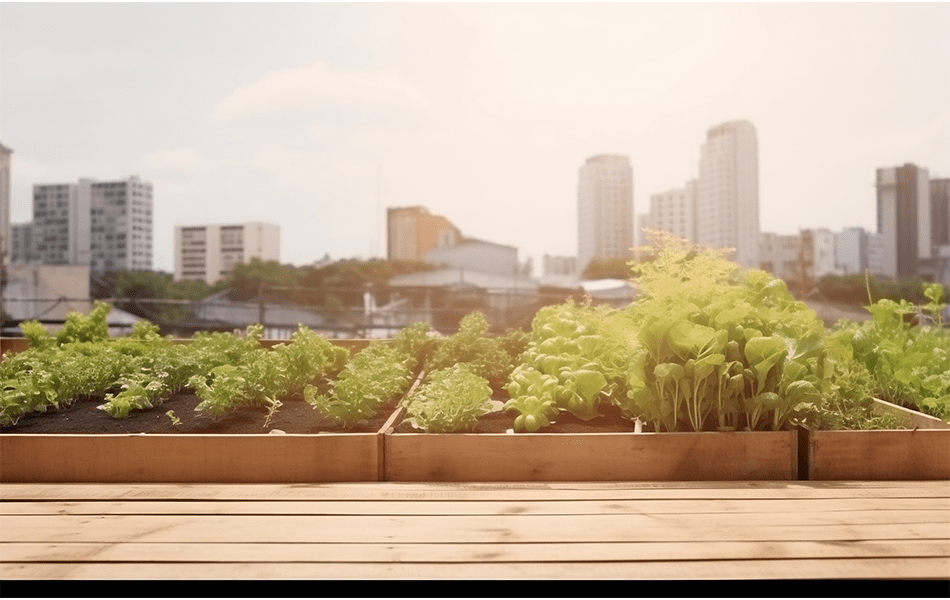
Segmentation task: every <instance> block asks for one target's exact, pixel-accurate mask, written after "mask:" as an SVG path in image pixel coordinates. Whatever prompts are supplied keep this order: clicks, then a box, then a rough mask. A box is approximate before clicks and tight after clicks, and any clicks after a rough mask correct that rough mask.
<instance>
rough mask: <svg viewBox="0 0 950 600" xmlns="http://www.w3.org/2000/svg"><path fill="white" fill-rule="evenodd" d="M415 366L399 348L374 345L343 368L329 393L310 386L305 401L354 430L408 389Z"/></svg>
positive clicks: (381, 344) (380, 343) (305, 392)
mask: <svg viewBox="0 0 950 600" xmlns="http://www.w3.org/2000/svg"><path fill="white" fill-rule="evenodd" d="M414 363H415V359H414V358H412V357H409V356H407V355H405V354H403V353H402V352H400V351H399V349H398V348H395V347H391V346H387V345H386V344H385V343H384V342H372V343H370V345H369V346H367V347H366V348H364V349H363V350H362V351H361V352H359V353H357V354H356V355H355V356H354V357H353V358H352V359H351V360H350V361H349V362H348V363H347V364H346V366H345V367H343V370H342V371H340V373H339V375H338V376H337V378H336V379H335V380H334V381H333V382H332V384H331V389H330V391H329V392H328V393H320V391H319V389H318V388H317V387H316V386H313V385H308V386H307V387H306V388H304V399H305V400H306V401H307V402H309V403H310V404H311V405H313V407H314V408H315V409H316V410H317V411H319V412H320V414H322V415H324V416H325V417H327V418H329V419H331V420H333V421H336V422H339V423H342V424H343V426H344V427H352V426H353V425H355V424H356V423H358V422H359V421H361V420H364V419H369V418H372V417H373V416H374V415H375V414H376V413H377V412H378V411H379V409H380V407H381V406H382V405H384V404H386V403H387V402H388V401H390V400H391V399H393V398H394V397H396V396H397V395H399V394H400V393H402V392H403V391H404V390H405V389H406V387H407V386H408V384H409V382H410V381H411V377H412V374H413V366H412V365H414Z"/></svg>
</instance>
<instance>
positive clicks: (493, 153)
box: [0, 3, 950, 272]
mask: <svg viewBox="0 0 950 600" xmlns="http://www.w3.org/2000/svg"><path fill="white" fill-rule="evenodd" d="M50 32H51V33H50ZM0 39H2V40H3V41H2V42H0V48H2V52H0V73H2V76H0V86H2V101H0V143H3V144H4V145H5V146H8V147H9V148H11V149H13V155H12V168H11V215H10V216H11V221H12V222H13V223H22V222H24V221H28V220H30V219H31V218H32V215H31V205H32V202H31V195H32V187H33V185H36V184H45V183H66V182H75V181H77V180H79V179H81V178H87V177H89V178H94V179H98V180H115V179H125V178H128V177H129V176H131V175H138V176H139V177H140V178H141V179H143V180H144V181H149V182H152V184H153V187H154V204H155V205H154V225H153V226H154V234H153V235H154V264H153V268H154V269H156V270H161V271H166V272H171V271H172V270H173V267H174V253H173V248H172V246H173V232H174V228H175V226H176V225H190V224H200V223H219V222H231V221H234V222H245V221H261V220H263V221H273V222H277V223H279V224H280V226H281V243H282V245H281V259H282V260H283V261H284V262H288V263H292V264H298V265H301V264H308V263H311V262H313V261H316V260H318V259H320V258H321V257H323V256H324V255H325V254H327V253H329V254H331V255H332V256H333V257H335V258H350V257H369V256H385V255H386V238H385V227H384V225H383V224H384V220H385V212H386V208H387V207H396V206H414V205H422V206H425V207H426V208H428V209H429V210H431V211H432V212H433V213H436V214H441V215H445V216H446V217H447V218H448V219H449V220H451V221H452V222H453V223H454V224H456V225H457V226H458V227H459V228H460V229H461V230H462V232H463V233H464V234H465V235H467V236H471V237H476V238H480V239H485V240H490V241H492V242H497V243H501V244H510V245H512V246H516V247H518V248H519V250H520V251H521V253H522V254H521V255H520V256H521V260H524V259H526V258H529V257H530V258H532V259H533V261H534V263H535V265H536V267H537V266H538V265H539V264H540V262H541V257H542V255H544V254H549V255H573V254H575V253H576V249H577V216H576V202H577V197H576V190H577V184H578V181H577V173H578V171H577V169H578V167H579V166H580V165H582V164H583V162H584V160H585V159H586V158H588V157H590V156H593V155H597V154H622V155H626V156H629V157H630V162H631V166H632V168H633V171H634V173H635V177H634V189H633V197H634V206H635V215H636V216H639V215H642V214H644V213H645V212H647V211H648V210H649V203H650V196H651V195H653V194H657V193H662V192H664V191H667V190H671V189H676V188H681V187H682V186H683V185H684V183H685V182H687V181H689V180H691V179H694V178H696V177H697V176H698V175H699V156H698V149H699V148H700V145H701V144H702V143H703V141H704V140H705V137H706V131H707V129H708V128H709V127H712V126H715V125H717V124H719V123H722V122H726V121H731V120H747V121H749V122H750V123H752V124H753V125H754V126H755V128H756V131H757V133H758V143H759V163H760V173H759V178H760V194H759V202H760V228H761V230H762V231H763V232H764V231H771V232H777V233H795V232H797V231H798V229H799V228H816V227H828V228H830V229H832V230H836V231H837V230H842V229H844V228H846V227H853V226H856V227H863V228H865V229H866V230H869V231H873V230H874V229H875V222H876V196H875V188H874V182H875V173H876V170H877V169H878V168H885V167H895V166H900V165H903V164H905V163H914V164H916V165H917V166H919V167H921V168H926V169H928V170H929V172H930V175H931V177H933V178H939V177H947V176H948V175H950V80H948V78H947V77H946V73H947V72H950V6H948V5H942V4H909V5H903V4H895V5H892V4H845V5H825V4H808V5H795V4H792V5H787V4H786V5H770V4H739V5H718V4H669V5H639V4H607V5H562V4H538V5H534V4H532V5H506V4H502V5H480V4H477V3H476V4H461V5H455V4H448V5H441V4H440V5H402V4H391V5H387V4H383V5H369V4H356V5H350V4H342V5H341V4H333V5H323V4H289V5H248V4H209V5H204V4H202V5H194V4H189V3H185V4H158V5H137V4H124V3H119V4H104V5H96V4H92V5H88V4H28V3H13V4H9V3H7V4H2V5H0ZM564 40H571V43H570V44H565V43H563V42H564ZM881 40H887V42H886V43H883V44H882V43H881Z"/></svg>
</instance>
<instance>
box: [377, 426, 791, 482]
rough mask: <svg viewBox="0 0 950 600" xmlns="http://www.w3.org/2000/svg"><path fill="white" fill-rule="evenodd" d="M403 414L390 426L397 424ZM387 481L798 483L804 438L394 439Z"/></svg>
mask: <svg viewBox="0 0 950 600" xmlns="http://www.w3.org/2000/svg"><path fill="white" fill-rule="evenodd" d="M401 411H402V409H399V410H397V414H395V415H393V419H392V421H393V422H394V423H395V422H398V419H399V418H401ZM383 431H384V437H385V442H384V456H383V461H384V464H383V468H384V478H385V480H386V481H452V482H461V481H726V480H794V479H798V432H797V431H795V430H792V431H777V432H765V431H756V432H748V431H746V432H731V433H720V432H703V433H633V432H630V433H578V434H569V433H517V434H504V433H499V434H494V433H447V434H434V433H394V432H393V429H392V428H391V427H389V428H385V427H384V430H383Z"/></svg>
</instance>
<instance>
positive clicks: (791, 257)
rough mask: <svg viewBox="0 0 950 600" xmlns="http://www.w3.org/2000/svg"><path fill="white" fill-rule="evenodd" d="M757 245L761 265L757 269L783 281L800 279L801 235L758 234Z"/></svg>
mask: <svg viewBox="0 0 950 600" xmlns="http://www.w3.org/2000/svg"><path fill="white" fill-rule="evenodd" d="M759 244H760V249H759V258H760V260H761V263H760V264H759V267H758V268H760V269H762V270H763V271H768V272H770V273H772V274H773V275H775V276H776V277H778V278H779V279H784V280H785V281H794V280H796V279H797V278H798V277H800V273H799V271H800V267H799V262H800V261H799V258H800V255H801V251H802V237H801V235H799V234H789V235H782V234H778V233H771V232H766V233H762V234H760V236H759Z"/></svg>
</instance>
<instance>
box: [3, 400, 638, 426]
mask: <svg viewBox="0 0 950 600" xmlns="http://www.w3.org/2000/svg"><path fill="white" fill-rule="evenodd" d="M498 399H499V400H506V399H507V398H498ZM199 401H200V400H199V399H198V397H197V396H194V395H192V394H179V395H176V396H172V397H171V398H169V399H167V400H165V402H164V403H162V404H161V405H160V406H156V407H154V408H152V409H150V410H134V411H132V412H130V413H129V416H128V417H127V418H125V419H114V418H112V417H110V416H109V415H108V414H106V412H105V411H103V410H99V409H98V408H97V407H98V406H99V405H100V404H102V403H103V402H104V399H103V398H101V397H98V398H89V399H82V400H78V401H76V402H74V403H73V404H72V405H70V406H68V407H66V408H62V409H60V410H50V411H47V412H45V413H34V414H30V415H26V416H24V417H22V418H21V419H20V420H19V422H17V424H16V425H14V426H12V427H3V428H0V434H3V433H76V434H122V433H191V434H198V433H210V434H228V433H231V434H248V433H270V432H271V431H272V430H280V431H283V432H284V433H297V434H301V433H320V432H326V433H376V432H377V431H379V430H380V429H381V428H382V427H383V425H384V424H385V423H386V421H387V420H388V419H389V417H390V416H391V415H392V413H393V412H394V411H395V410H396V408H397V407H398V401H397V400H393V401H392V402H390V403H389V404H387V405H386V406H384V407H383V408H382V409H380V411H379V412H378V413H377V414H376V416H375V417H373V418H372V419H368V420H366V421H363V422H361V423H359V424H357V425H356V426H354V427H351V428H349V429H345V428H344V427H343V426H342V425H339V424H335V423H333V422H331V421H330V420H328V419H326V418H325V417H323V416H321V415H320V413H319V412H317V411H316V410H314V408H313V407H312V406H310V404H308V403H307V402H306V401H304V400H303V399H302V398H299V397H298V398H285V399H284V400H282V401H281V402H282V403H281V406H280V408H279V409H277V411H276V412H274V414H273V415H272V416H271V418H270V421H269V422H268V421H267V409H266V408H263V407H244V408H238V409H235V410H234V411H233V412H230V413H228V414H226V415H225V416H223V417H220V418H218V419H214V418H213V417H212V416H211V415H208V414H205V413H199V412H196V411H195V406H197V405H198V402H199ZM168 411H173V414H174V416H175V417H176V418H177V419H179V420H180V421H181V423H180V424H178V425H175V424H174V423H173V420H172V418H171V417H170V416H168V415H167V414H166V413H167V412H168ZM601 413H602V414H603V416H600V417H597V418H596V419H592V420H590V421H582V420H580V419H578V418H577V417H575V416H573V415H571V414H570V413H561V414H560V416H558V418H557V422H556V423H554V424H552V425H550V426H548V427H545V428H543V429H541V430H540V431H539V432H538V433H610V432H630V431H633V423H632V422H630V421H628V420H627V419H624V418H623V417H622V416H621V415H620V410H619V409H617V408H616V407H614V406H609V405H606V406H602V407H601ZM515 416H517V414H516V413H514V412H496V413H491V414H488V415H485V416H483V417H482V418H481V419H479V421H478V425H477V426H476V427H475V429H474V431H472V432H470V433H505V432H506V431H507V430H509V429H511V428H512V427H513V426H514V421H515ZM394 431H395V433H421V432H420V431H419V430H417V429H414V428H413V427H412V426H411V425H410V424H409V423H406V422H402V423H400V424H397V426H396V427H395V429H394Z"/></svg>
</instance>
